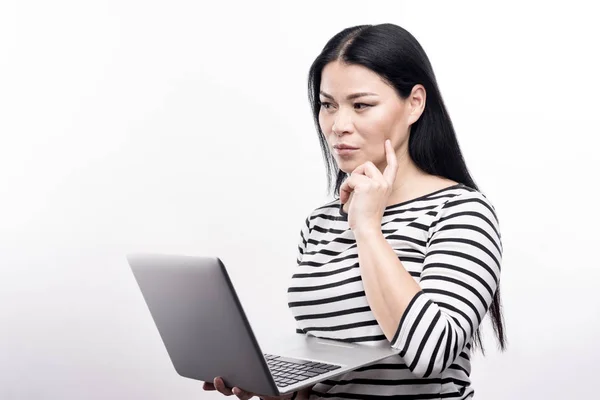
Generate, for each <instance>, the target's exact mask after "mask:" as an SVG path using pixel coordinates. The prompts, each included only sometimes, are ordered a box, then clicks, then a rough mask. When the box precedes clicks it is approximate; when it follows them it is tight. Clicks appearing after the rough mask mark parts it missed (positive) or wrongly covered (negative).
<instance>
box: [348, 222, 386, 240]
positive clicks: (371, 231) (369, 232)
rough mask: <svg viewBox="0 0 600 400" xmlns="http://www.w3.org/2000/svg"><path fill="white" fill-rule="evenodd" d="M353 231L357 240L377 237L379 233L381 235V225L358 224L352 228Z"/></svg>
mask: <svg viewBox="0 0 600 400" xmlns="http://www.w3.org/2000/svg"><path fill="white" fill-rule="evenodd" d="M352 233H353V234H354V237H355V238H356V240H361V239H367V238H373V237H377V235H381V234H382V232H381V225H363V226H357V227H355V228H354V229H352Z"/></svg>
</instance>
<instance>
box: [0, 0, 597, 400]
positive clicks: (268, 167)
mask: <svg viewBox="0 0 600 400" xmlns="http://www.w3.org/2000/svg"><path fill="white" fill-rule="evenodd" d="M450 3H451V4H450ZM522 3H523V2H514V3H512V4H511V3H508V2H506V1H501V2H494V3H490V2H487V3H485V5H484V4H483V2H477V3H476V2H471V3H465V2H454V1H453V2H416V1H410V2H408V1H390V2H377V1H369V2H364V1H363V2H358V1H356V2H354V1H343V2H338V1H329V2H322V1H319V2H314V3H310V2H304V1H303V2H283V1H282V2H281V3H279V2H258V3H257V2H256V1H253V2H241V1H240V2H236V3H232V2H227V1H222V2H210V3H202V2H199V1H188V2H184V1H162V2H159V1H153V2H150V1H134V0H126V1H125V0H115V1H97V2H91V1H71V2H67V1H45V2H44V1H38V2H32V1H16V0H15V1H10V0H9V1H8V2H7V1H3V2H2V3H0V4H1V5H0V398H1V399H149V400H150V399H203V398H206V399H208V398H219V397H220V396H218V395H216V394H209V393H204V392H203V391H202V383H200V382H197V381H193V380H189V379H184V378H181V377H179V376H178V375H177V374H176V372H175V371H174V370H173V368H172V366H171V364H170V361H169V359H168V356H167V353H166V350H165V349H164V347H163V345H162V342H161V341H160V337H159V335H158V333H157V331H156V328H155V327H154V324H153V322H152V320H151V317H150V314H149V313H148V311H147V309H146V308H145V304H144V302H143V298H142V297H141V294H140V293H139V290H138V288H137V286H136V283H135V281H134V279H133V276H132V274H131V272H130V270H129V268H128V265H127V263H126V261H125V258H124V255H125V254H126V253H128V252H136V251H153V252H164V253H176V254H177V253H182V254H190V255H217V256H219V257H221V258H222V259H223V261H224V262H225V263H226V265H227V266H228V267H229V269H230V273H231V275H232V279H233V281H234V285H235V286H236V288H237V289H238V290H239V295H240V297H241V300H242V302H243V304H244V306H245V308H246V311H247V313H248V314H249V317H250V321H251V323H252V325H253V326H254V328H255V329H256V331H257V332H258V335H259V338H260V340H265V338H267V337H269V335H274V334H277V332H288V331H291V330H293V329H294V322H293V319H292V317H291V314H290V313H289V312H288V309H287V302H286V296H285V292H286V284H287V279H288V277H289V276H290V274H291V273H292V271H293V267H294V265H295V259H296V249H297V247H296V246H297V241H298V233H299V230H300V226H301V224H302V223H303V221H304V218H305V217H306V215H307V213H309V212H310V211H311V210H312V209H314V208H315V207H317V206H319V205H321V204H323V203H324V202H325V201H329V199H330V197H328V196H327V193H326V188H325V169H324V165H323V161H322V159H321V154H320V148H319V145H318V141H317V135H316V131H315V129H314V126H313V123H312V119H311V115H310V111H309V106H308V100H307V94H306V77H307V73H308V68H309V66H310V64H311V62H312V61H313V59H314V58H315V57H316V56H317V54H318V53H319V52H320V50H321V48H322V47H323V45H324V44H325V42H326V41H327V40H328V39H329V38H330V37H331V36H333V35H334V34H335V33H337V32H338V31H340V30H341V29H343V28H345V27H348V26H353V25H357V24H363V23H382V22H392V23H396V24H398V25H401V26H403V27H405V28H406V29H408V30H409V31H410V32H411V33H413V34H414V35H415V36H416V37H417V39H418V40H419V41H420V43H421V44H422V45H423V47H424V48H425V51H426V52H427V53H428V55H429V57H430V60H431V62H432V64H433V67H434V71H435V73H436V75H437V78H438V81H439V85H440V89H441V91H442V94H443V96H444V99H445V101H446V104H447V106H448V109H449V112H450V114H451V117H452V119H453V121H454V124H455V127H456V130H457V133H458V138H459V141H460V144H461V146H462V149H463V151H464V155H465V158H466V161H467V164H468V166H469V168H470V170H471V171H472V173H473V176H474V177H475V180H476V181H477V183H478V184H479V185H480V188H481V190H482V191H483V192H484V193H485V194H486V195H487V196H488V198H490V200H491V201H492V203H493V204H494V205H495V207H496V209H497V211H498V216H499V218H500V223H501V231H502V236H503V241H504V249H505V254H504V263H503V276H502V289H503V299H504V304H505V310H504V311H505V316H506V323H507V330H508V337H509V342H510V343H509V349H508V351H507V352H506V353H499V352H498V351H496V350H495V344H494V341H493V338H492V336H491V335H490V334H489V332H488V333H487V335H486V343H487V348H488V354H487V356H486V357H485V358H482V357H475V359H474V365H473V369H474V371H473V384H474V386H475V389H476V398H479V399H490V400H492V399H579V398H590V399H591V398H598V397H597V396H599V395H598V384H597V373H598V362H599V361H600V360H599V358H600V344H599V340H600V321H599V315H600V296H599V295H598V288H599V286H600V285H599V282H598V281H599V279H600V268H599V262H598V259H597V256H596V254H597V251H596V250H597V246H598V234H597V232H598V227H599V222H600V219H599V217H598V205H597V201H598V197H597V195H596V184H597V181H598V179H597V173H598V169H599V168H598V166H597V149H596V144H597V143H598V142H597V140H596V137H597V135H598V134H599V133H600V132H599V129H598V126H599V124H600V116H599V113H598V110H597V109H598V106H599V101H598V92H599V90H600V80H599V75H598V71H600V62H599V60H598V47H597V46H598V41H597V39H596V38H598V37H599V36H600V28H599V27H598V24H597V15H598V14H597V12H595V11H594V10H593V9H592V7H596V6H594V5H591V6H587V5H585V4H586V3H584V2H581V3H580V4H574V3H572V2H566V1H562V2H557V3H555V4H548V3H547V2H540V3H539V4H536V3H533V2H530V3H528V4H522ZM590 3H592V2H590ZM592 4H593V3H592ZM594 25H595V26H594ZM224 317H225V316H224ZM485 325H486V326H489V325H488V323H487V322H486V324H485Z"/></svg>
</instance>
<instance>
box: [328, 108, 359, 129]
mask: <svg viewBox="0 0 600 400" xmlns="http://www.w3.org/2000/svg"><path fill="white" fill-rule="evenodd" d="M353 130H354V125H353V124H352V117H351V116H350V113H349V112H347V111H344V109H343V108H342V109H340V110H339V111H338V112H337V113H336V115H335V119H334V121H333V125H332V127H331V131H332V132H333V133H334V134H336V135H342V134H344V133H351V132H352V131H353Z"/></svg>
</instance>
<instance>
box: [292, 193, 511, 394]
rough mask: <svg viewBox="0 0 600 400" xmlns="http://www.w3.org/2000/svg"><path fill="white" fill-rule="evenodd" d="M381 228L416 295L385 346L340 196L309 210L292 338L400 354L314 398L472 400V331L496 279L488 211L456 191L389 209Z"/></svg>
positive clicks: (295, 280)
mask: <svg viewBox="0 0 600 400" xmlns="http://www.w3.org/2000/svg"><path fill="white" fill-rule="evenodd" d="M381 229H382V233H383V235H384V237H385V238H386V240H387V242H388V243H389V244H390V246H391V247H392V248H393V249H394V251H395V252H396V254H397V256H398V258H399V259H400V261H401V262H402V265H403V266H404V268H405V269H406V270H407V271H408V272H409V273H410V274H411V276H412V277H413V278H414V279H415V280H417V282H419V285H420V287H421V291H420V292H418V293H417V295H415V296H414V297H413V298H412V300H411V302H410V304H409V305H408V307H407V309H406V311H405V312H404V314H403V316H402V318H401V320H400V323H399V325H398V328H397V331H396V333H395V335H394V337H393V340H391V341H388V339H387V338H386V337H385V336H384V334H383V331H382V330H381V328H380V327H379V325H378V323H377V321H376V320H375V317H374V315H373V313H372V311H371V309H370V307H369V304H368V302H367V298H366V295H365V292H364V288H363V284H362V281H361V274H360V267H359V264H358V249H357V244H356V241H355V238H354V235H353V233H352V230H351V229H350V228H349V225H348V215H347V214H346V213H345V212H344V211H343V209H342V207H341V205H340V201H339V199H336V200H334V201H332V202H329V203H327V204H325V205H323V206H321V207H319V208H316V209H315V210H313V211H312V212H311V213H310V215H309V216H308V217H307V218H306V220H305V221H304V224H303V225H302V229H301V231H300V238H299V245H298V258H297V264H298V265H297V267H296V269H295V272H294V274H293V276H292V278H291V279H290V286H289V288H288V302H289V303H288V304H289V307H290V310H291V312H292V314H293V315H294V318H295V320H296V325H297V328H296V331H297V332H298V333H305V334H310V335H314V336H318V337H322V338H329V339H337V340H342V341H347V342H360V343H364V344H377V343H381V341H388V342H389V343H390V344H391V346H392V347H393V348H395V349H398V350H399V354H398V355H394V356H391V357H388V358H386V359H385V360H382V361H381V362H378V363H375V364H373V365H370V366H367V367H363V368H359V369H356V370H354V371H350V372H347V373H345V374H343V375H340V376H338V377H336V378H335V379H329V380H326V381H324V382H321V383H319V384H317V385H315V386H314V387H313V390H312V393H311V396H310V398H311V399H315V398H320V397H322V398H328V399H333V398H340V399H371V398H372V399H379V398H386V397H393V398H396V399H441V398H444V399H466V398H472V396H473V395H474V390H473V388H472V386H471V381H470V378H469V376H470V372H471V363H470V356H471V348H472V345H473V334H474V332H475V331H476V330H477V328H478V327H479V325H480V323H481V321H482V319H483V318H484V316H485V314H486V313H487V311H488V309H489V306H490V304H491V302H492V299H493V296H494V293H495V291H496V287H497V285H498V282H499V279H500V265H501V261H502V243H501V237H500V231H499V224H498V220H497V218H496V213H495V210H494V207H493V206H492V204H491V203H490V202H489V200H488V199H487V198H486V197H485V196H484V195H483V194H482V193H480V192H479V191H476V190H474V189H472V188H469V187H467V186H465V185H463V184H457V185H454V186H451V187H448V188H445V189H442V190H438V191H435V192H433V193H430V194H427V195H425V196H421V197H418V198H416V199H413V200H409V201H405V202H402V203H399V204H395V205H391V206H388V207H386V208H385V211H384V215H383V218H382V221H381Z"/></svg>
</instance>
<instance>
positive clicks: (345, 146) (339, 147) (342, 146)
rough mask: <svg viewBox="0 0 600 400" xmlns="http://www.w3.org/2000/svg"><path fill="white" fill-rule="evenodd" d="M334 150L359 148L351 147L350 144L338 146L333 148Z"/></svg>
mask: <svg viewBox="0 0 600 400" xmlns="http://www.w3.org/2000/svg"><path fill="white" fill-rule="evenodd" d="M333 148H334V149H339V150H345V149H347V150H356V149H358V147H354V146H350V145H348V144H336V145H335V146H333Z"/></svg>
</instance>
